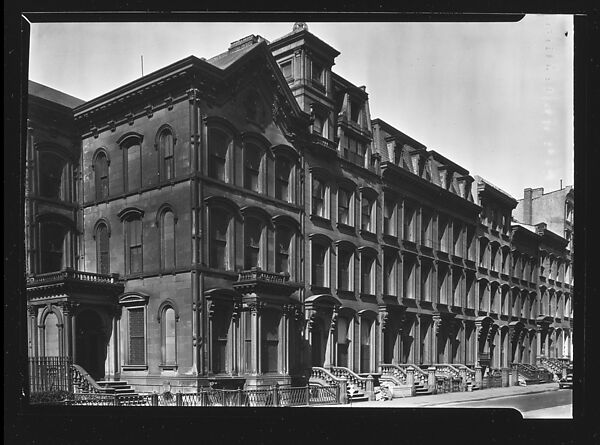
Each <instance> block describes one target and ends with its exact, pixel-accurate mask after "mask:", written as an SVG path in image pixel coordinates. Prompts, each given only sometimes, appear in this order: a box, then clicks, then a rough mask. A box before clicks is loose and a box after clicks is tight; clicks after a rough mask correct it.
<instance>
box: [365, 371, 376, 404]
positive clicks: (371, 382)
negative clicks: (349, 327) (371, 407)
mask: <svg viewBox="0 0 600 445" xmlns="http://www.w3.org/2000/svg"><path fill="white" fill-rule="evenodd" d="M367 396H368V397H369V400H375V379H374V378H373V376H372V375H369V377H367Z"/></svg>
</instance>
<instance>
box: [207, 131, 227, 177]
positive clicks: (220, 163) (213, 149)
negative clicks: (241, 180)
mask: <svg viewBox="0 0 600 445" xmlns="http://www.w3.org/2000/svg"><path fill="white" fill-rule="evenodd" d="M228 147H229V138H228V137H227V135H225V134H224V133H222V132H220V131H217V130H210V131H209V133H208V151H209V161H208V162H209V166H208V175H209V176H210V177H212V178H215V179H219V180H221V181H226V180H227V179H226V177H227V175H226V162H227V150H228Z"/></svg>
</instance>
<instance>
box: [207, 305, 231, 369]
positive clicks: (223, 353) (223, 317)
mask: <svg viewBox="0 0 600 445" xmlns="http://www.w3.org/2000/svg"><path fill="white" fill-rule="evenodd" d="M230 322H231V315H230V312H229V311H226V310H225V308H217V310H216V311H215V315H214V316H213V320H212V371H213V372H214V373H215V374H220V373H224V372H227V339H228V335H229V325H230Z"/></svg>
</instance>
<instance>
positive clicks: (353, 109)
mask: <svg viewBox="0 0 600 445" xmlns="http://www.w3.org/2000/svg"><path fill="white" fill-rule="evenodd" d="M359 118H360V104H359V103H358V101H356V100H351V101H350V120H351V121H352V122H356V123H358V119H359Z"/></svg>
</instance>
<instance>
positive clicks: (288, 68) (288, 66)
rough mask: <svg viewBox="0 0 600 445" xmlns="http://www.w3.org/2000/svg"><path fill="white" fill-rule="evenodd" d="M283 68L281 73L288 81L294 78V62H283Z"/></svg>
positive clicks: (281, 66)
mask: <svg viewBox="0 0 600 445" xmlns="http://www.w3.org/2000/svg"><path fill="white" fill-rule="evenodd" d="M279 67H280V68H281V72H282V73H283V77H285V78H286V79H290V78H291V77H292V61H291V60H289V61H287V62H283V63H282V64H281V65H279Z"/></svg>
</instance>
